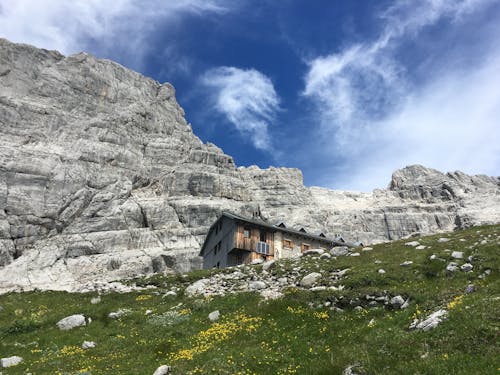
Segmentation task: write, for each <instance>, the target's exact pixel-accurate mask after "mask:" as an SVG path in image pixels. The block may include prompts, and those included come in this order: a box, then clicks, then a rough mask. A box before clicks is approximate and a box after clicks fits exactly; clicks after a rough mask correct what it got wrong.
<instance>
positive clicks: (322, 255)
mask: <svg viewBox="0 0 500 375" xmlns="http://www.w3.org/2000/svg"><path fill="white" fill-rule="evenodd" d="M331 257H332V256H331V254H330V253H324V254H321V256H320V259H330V258H331Z"/></svg>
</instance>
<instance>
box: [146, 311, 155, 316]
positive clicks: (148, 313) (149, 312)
mask: <svg viewBox="0 0 500 375" xmlns="http://www.w3.org/2000/svg"><path fill="white" fill-rule="evenodd" d="M152 313H153V310H146V311H145V312H144V315H146V316H147V315H151V314H152Z"/></svg>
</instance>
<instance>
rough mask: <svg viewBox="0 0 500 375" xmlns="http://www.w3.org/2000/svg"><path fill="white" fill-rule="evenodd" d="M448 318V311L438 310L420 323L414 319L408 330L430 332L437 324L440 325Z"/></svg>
mask: <svg viewBox="0 0 500 375" xmlns="http://www.w3.org/2000/svg"><path fill="white" fill-rule="evenodd" d="M447 316H448V311H446V310H443V309H441V310H438V311H436V312H434V313H432V314H431V315H429V316H428V317H427V318H425V319H424V320H422V321H420V320H418V319H415V320H414V321H413V322H412V323H411V324H410V329H419V330H422V331H430V330H431V329H433V328H436V327H437V326H438V324H439V323H441V322H442V321H443V320H445V319H446V317H447Z"/></svg>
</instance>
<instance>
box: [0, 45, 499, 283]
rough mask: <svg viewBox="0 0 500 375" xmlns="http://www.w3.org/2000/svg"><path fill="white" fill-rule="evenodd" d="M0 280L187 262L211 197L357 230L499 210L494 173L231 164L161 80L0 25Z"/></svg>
mask: <svg viewBox="0 0 500 375" xmlns="http://www.w3.org/2000/svg"><path fill="white" fill-rule="evenodd" d="M0 129H1V136H0V292H5V291H9V290H20V289H33V288H43V289H65V290H79V289H80V288H81V286H82V285H84V284H85V285H87V286H88V285H89V283H93V282H98V281H106V280H115V279H121V278H126V277H131V276H135V275H141V274H147V273H152V272H170V271H172V270H175V271H186V270H188V269H192V268H197V267H199V266H200V259H199V258H198V257H197V253H198V250H199V247H200V244H201V242H202V241H203V239H204V235H205V234H206V232H207V230H208V228H209V226H210V225H211V224H212V222H213V221H214V220H215V219H216V217H217V215H218V214H219V213H220V212H221V211H223V210H229V211H233V212H235V213H237V214H241V215H245V216H252V215H256V216H259V217H260V218H262V219H267V220H270V221H279V220H282V221H285V222H286V223H287V224H288V226H292V227H300V226H303V227H305V228H308V229H310V230H311V231H316V232H319V231H322V232H324V233H326V234H327V235H334V234H335V233H342V234H343V235H344V237H345V238H346V239H348V240H353V241H362V242H364V243H372V242H380V241H385V240H388V239H397V238H401V237H404V236H408V235H410V234H413V233H416V232H419V233H433V232H438V231H447V230H452V229H455V228H457V227H458V228H460V227H463V226H468V225H472V224H481V223H490V222H499V221H500V188H499V179H498V178H493V177H486V176H473V177H471V176H467V175H465V174H463V173H460V172H455V173H451V174H450V173H449V174H442V173H440V172H438V171H435V170H432V169H428V168H424V167H421V166H412V167H408V168H405V169H402V170H400V171H396V172H395V173H394V175H393V177H392V181H391V184H390V187H389V188H388V189H387V190H376V191H374V192H373V193H356V192H342V191H331V190H327V189H323V188H316V187H312V188H307V187H305V186H304V185H303V182H302V175H301V172H300V171H299V170H297V169H288V168H269V169H265V170H262V169H259V168H257V167H249V168H242V167H239V168H237V167H236V166H235V165H234V162H233V159H232V158H231V157H230V156H228V155H225V154H224V153H223V152H222V150H220V149H219V148H218V147H216V146H215V145H213V144H203V143H202V142H201V141H200V140H199V139H198V138H197V137H196V136H195V135H194V134H193V132H192V130H191V127H190V126H189V124H187V123H186V121H185V119H184V112H183V110H182V108H181V107H180V106H179V105H178V104H177V102H176V100H175V91H174V88H173V87H172V86H171V85H170V84H168V83H166V84H163V85H162V84H159V83H158V82H156V81H154V80H152V79H149V78H146V77H144V76H142V75H140V74H138V73H136V72H133V71H131V70H128V69H126V68H124V67H123V66H120V65H119V64H116V63H114V62H112V61H108V60H98V59H96V58H94V57H92V56H90V55H88V54H85V53H79V54H76V55H72V56H68V57H65V56H63V55H61V54H59V53H58V52H55V51H47V50H42V49H37V48H34V47H31V46H27V45H22V44H14V43H10V42H9V41H7V40H4V39H0Z"/></svg>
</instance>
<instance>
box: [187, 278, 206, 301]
mask: <svg viewBox="0 0 500 375" xmlns="http://www.w3.org/2000/svg"><path fill="white" fill-rule="evenodd" d="M209 282H210V280H208V279H200V280H197V281H195V282H194V283H192V284H191V285H189V286H188V287H187V288H186V290H185V291H184V293H185V294H186V296H188V297H193V296H196V295H199V294H203V292H204V291H205V288H206V287H207V284H208V283H209Z"/></svg>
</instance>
